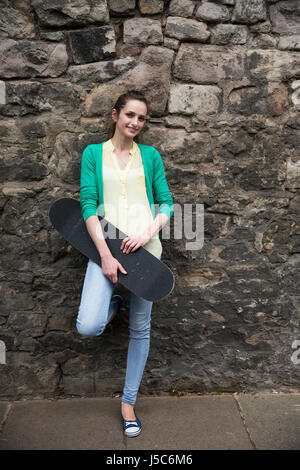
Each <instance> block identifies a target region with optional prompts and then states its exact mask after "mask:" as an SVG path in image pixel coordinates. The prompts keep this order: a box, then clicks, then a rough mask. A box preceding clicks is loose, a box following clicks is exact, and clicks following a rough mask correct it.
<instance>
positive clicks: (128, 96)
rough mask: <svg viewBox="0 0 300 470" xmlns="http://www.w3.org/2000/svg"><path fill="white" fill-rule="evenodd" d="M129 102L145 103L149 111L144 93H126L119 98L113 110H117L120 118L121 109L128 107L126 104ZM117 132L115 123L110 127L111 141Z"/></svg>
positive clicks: (134, 91)
mask: <svg viewBox="0 0 300 470" xmlns="http://www.w3.org/2000/svg"><path fill="white" fill-rule="evenodd" d="M129 100H138V101H142V102H143V103H145V105H146V106H147V109H148V103H147V100H146V98H145V96H144V95H143V93H142V92H140V91H138V90H129V91H127V92H126V93H124V94H123V95H120V96H119V98H118V99H117V101H116V103H115V105H114V106H113V108H112V109H115V110H116V111H117V115H118V116H119V114H120V112H121V109H122V108H124V107H125V106H126V104H127V102H128V101H129ZM115 130H116V123H115V122H113V123H112V125H111V127H110V137H109V138H110V139H111V138H112V137H113V136H114V133H115Z"/></svg>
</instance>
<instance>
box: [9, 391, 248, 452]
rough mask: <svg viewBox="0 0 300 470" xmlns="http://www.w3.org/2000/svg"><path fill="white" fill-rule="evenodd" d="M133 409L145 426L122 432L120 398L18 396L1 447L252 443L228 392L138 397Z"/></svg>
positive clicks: (107, 447)
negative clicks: (126, 433) (129, 433)
mask: <svg viewBox="0 0 300 470" xmlns="http://www.w3.org/2000/svg"><path fill="white" fill-rule="evenodd" d="M136 413H137V415H138V417H139V418H140V420H141V421H142V425H143V431H142V433H141V435H140V436H137V437H135V438H126V437H125V436H124V435H123V432H122V428H121V420H120V399H117V398H85V399H84V398H81V399H75V398H71V399H60V400H31V401H25V400H24V401H16V402H13V403H12V405H11V409H10V412H9V416H8V418H7V419H6V422H5V425H4V428H3V431H2V433H1V434H0V449H2V450H4V449H6V450H17V449H18V450H48V449H49V450H82V449H86V450H90V449H95V450H112V449H113V450H128V451H129V450H143V449H146V450H147V449H149V450H168V449H174V450H187V449H188V450H195V449H253V446H252V444H251V441H250V439H249V436H248V434H247V431H246V428H245V426H244V423H243V419H242V418H241V416H240V412H239V409H238V406H237V403H236V401H235V399H234V398H233V397H232V396H217V395H215V396H213V395H212V396H192V397H191V396H188V397H186V396H185V397H141V398H139V399H138V402H137V405H136Z"/></svg>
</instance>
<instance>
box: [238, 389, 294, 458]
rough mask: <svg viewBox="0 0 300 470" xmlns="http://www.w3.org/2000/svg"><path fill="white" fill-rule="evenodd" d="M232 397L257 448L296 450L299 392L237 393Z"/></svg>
mask: <svg viewBox="0 0 300 470" xmlns="http://www.w3.org/2000/svg"><path fill="white" fill-rule="evenodd" d="M236 399H237V401H238V403H239V406H240V409H241V414H242V416H243V418H244V420H245V425H246V427H247V430H248V432H249V435H250V438H251V440H252V442H253V443H254V444H255V447H256V448H257V449H259V450H299V449H300V394H282V393H279V394H278V395H277V394H276V395H274V394H266V395H265V394H255V395H237V397H236Z"/></svg>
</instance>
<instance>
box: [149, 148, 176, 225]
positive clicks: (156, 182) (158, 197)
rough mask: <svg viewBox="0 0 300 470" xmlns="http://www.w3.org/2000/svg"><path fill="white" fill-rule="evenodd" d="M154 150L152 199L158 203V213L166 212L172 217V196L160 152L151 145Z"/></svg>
mask: <svg viewBox="0 0 300 470" xmlns="http://www.w3.org/2000/svg"><path fill="white" fill-rule="evenodd" d="M153 150H154V160H153V189H154V199H155V201H156V202H157V203H158V205H159V211H158V213H159V214H161V213H164V214H167V215H168V217H169V218H171V217H172V215H173V213H174V210H173V198H172V195H171V193H170V190H169V187H168V183H167V179H166V175H165V169H164V164H163V162H162V158H161V156H160V153H159V152H158V151H157V150H156V149H155V148H154V147H153Z"/></svg>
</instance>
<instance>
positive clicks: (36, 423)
mask: <svg viewBox="0 0 300 470" xmlns="http://www.w3.org/2000/svg"><path fill="white" fill-rule="evenodd" d="M119 415H120V402H119V400H116V399H112V398H103V399H101V398H95V399H94V398H87V399H86V398H79V399H75V398H70V399H60V400H31V401H27V400H24V401H15V402H13V404H12V408H11V410H10V413H9V416H8V418H7V420H6V423H5V425H4V428H3V431H2V433H1V434H0V449H1V450H4V449H6V450H91V449H92V450H97V449H99V450H102V449H103V450H105V449H107V450H110V449H112V448H113V449H116V450H124V449H125V441H126V437H125V436H123V432H122V429H121V425H120V418H119Z"/></svg>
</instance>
